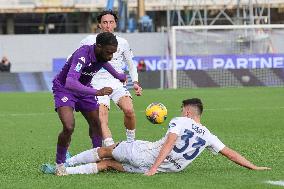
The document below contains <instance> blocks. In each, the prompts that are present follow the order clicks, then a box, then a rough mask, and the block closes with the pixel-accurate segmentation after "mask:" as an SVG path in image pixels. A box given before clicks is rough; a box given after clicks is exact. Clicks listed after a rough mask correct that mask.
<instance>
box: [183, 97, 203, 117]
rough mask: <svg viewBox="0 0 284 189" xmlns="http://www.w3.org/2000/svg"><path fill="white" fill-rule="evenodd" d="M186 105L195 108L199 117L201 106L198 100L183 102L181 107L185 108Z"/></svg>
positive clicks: (192, 99) (201, 110)
mask: <svg viewBox="0 0 284 189" xmlns="http://www.w3.org/2000/svg"><path fill="white" fill-rule="evenodd" d="M187 105H189V106H195V107H197V109H198V112H199V114H200V115H201V114H202V112H203V104H202V102H201V100H200V99H199V98H191V99H187V100H183V101H182V106H183V107H185V106H187Z"/></svg>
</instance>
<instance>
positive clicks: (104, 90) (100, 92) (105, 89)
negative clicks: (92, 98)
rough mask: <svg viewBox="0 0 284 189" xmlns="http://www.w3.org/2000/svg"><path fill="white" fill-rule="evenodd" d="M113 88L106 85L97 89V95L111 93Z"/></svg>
mask: <svg viewBox="0 0 284 189" xmlns="http://www.w3.org/2000/svg"><path fill="white" fill-rule="evenodd" d="M112 91H113V90H112V88H111V87H104V88H102V89H100V90H98V91H97V94H96V96H104V95H110V94H111V93H112Z"/></svg>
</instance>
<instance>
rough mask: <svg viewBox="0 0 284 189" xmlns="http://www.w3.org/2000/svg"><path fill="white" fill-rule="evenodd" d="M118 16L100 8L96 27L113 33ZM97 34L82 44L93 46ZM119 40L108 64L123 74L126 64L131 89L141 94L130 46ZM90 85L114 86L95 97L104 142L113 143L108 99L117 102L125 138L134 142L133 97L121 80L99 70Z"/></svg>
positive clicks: (84, 40) (123, 40) (95, 86)
mask: <svg viewBox="0 0 284 189" xmlns="http://www.w3.org/2000/svg"><path fill="white" fill-rule="evenodd" d="M117 19H118V18H117V15H116V14H115V13H114V12H113V11H111V10H107V11H103V12H102V13H101V14H100V15H99V16H98V17H97V21H98V23H99V24H98V26H99V28H100V29H101V31H102V32H112V33H113V32H114V30H115V28H116V23H117ZM96 36H97V35H96V34H94V35H89V36H87V37H86V38H85V39H83V40H82V41H81V44H80V45H81V46H82V45H92V44H94V43H95V41H96ZM116 39H117V41H118V48H117V52H116V53H114V54H113V58H112V60H111V61H109V62H110V64H111V65H112V66H113V67H114V69H115V70H116V71H117V72H119V73H123V72H124V71H123V68H124V67H125V63H126V64H127V65H128V69H129V74H130V76H131V79H132V81H133V89H134V90H135V94H136V95H137V96H141V95H142V88H141V87H140V86H139V83H138V73H137V68H136V66H135V64H134V63H133V60H132V58H133V54H132V51H131V49H130V47H129V44H128V42H127V41H126V40H125V39H123V38H121V37H118V36H116ZM92 86H93V87H94V88H95V89H101V88H103V87H111V88H112V89H113V92H112V94H110V95H109V96H108V95H105V96H101V97H99V98H98V102H99V104H100V106H99V117H100V122H101V128H102V137H103V145H104V146H110V145H113V144H114V141H113V138H112V135H111V131H110V129H109V127H108V112H109V109H110V100H113V102H114V103H115V104H117V105H118V106H119V107H120V109H121V110H122V111H123V113H124V125H125V127H126V137H127V140H128V141H133V140H134V139H135V128H136V126H135V124H136V118H135V113H134V108H133V103H132V97H131V94H130V92H129V91H128V90H127V88H126V86H124V83H122V82H120V81H119V80H118V79H115V78H114V77H113V76H112V75H111V74H109V73H108V72H107V71H106V70H104V69H101V70H100V71H99V72H97V73H96V75H95V76H94V78H93V81H92Z"/></svg>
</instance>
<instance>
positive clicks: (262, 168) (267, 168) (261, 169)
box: [253, 167, 271, 171]
mask: <svg viewBox="0 0 284 189" xmlns="http://www.w3.org/2000/svg"><path fill="white" fill-rule="evenodd" d="M270 169H271V168H270V167H255V168H253V170H256V171H263V170H270Z"/></svg>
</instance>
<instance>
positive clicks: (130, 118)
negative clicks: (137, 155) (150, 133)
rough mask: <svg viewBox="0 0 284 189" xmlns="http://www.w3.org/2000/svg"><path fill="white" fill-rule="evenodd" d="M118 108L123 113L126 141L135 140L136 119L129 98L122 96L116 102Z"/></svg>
mask: <svg viewBox="0 0 284 189" xmlns="http://www.w3.org/2000/svg"><path fill="white" fill-rule="evenodd" d="M118 106H119V107H120V108H121V110H122V111H123V113H124V126H125V128H126V137H127V141H128V142H131V141H134V140H135V128H136V117H135V112H134V108H133V103H132V99H131V97H130V96H123V97H121V98H120V99H119V101H118Z"/></svg>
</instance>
